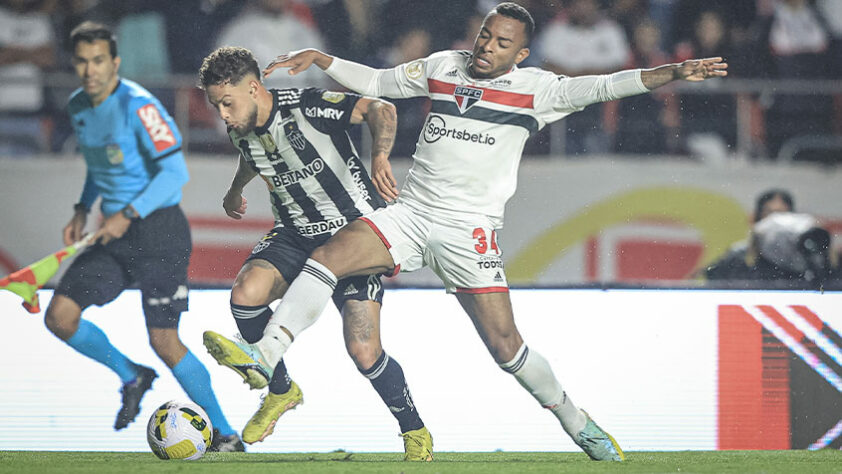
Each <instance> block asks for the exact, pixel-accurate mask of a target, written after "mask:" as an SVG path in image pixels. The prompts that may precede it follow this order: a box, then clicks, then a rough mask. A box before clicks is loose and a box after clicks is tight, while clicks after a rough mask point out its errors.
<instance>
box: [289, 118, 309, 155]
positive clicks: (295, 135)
mask: <svg viewBox="0 0 842 474" xmlns="http://www.w3.org/2000/svg"><path fill="white" fill-rule="evenodd" d="M284 132H285V133H286V136H287V140H289V143H290V145H292V146H293V147H294V148H295V149H296V150H303V149H304V147H306V146H307V141H306V140H305V139H304V134H303V133H301V130H299V129H298V126H297V125H295V123H288V124H286V125H284Z"/></svg>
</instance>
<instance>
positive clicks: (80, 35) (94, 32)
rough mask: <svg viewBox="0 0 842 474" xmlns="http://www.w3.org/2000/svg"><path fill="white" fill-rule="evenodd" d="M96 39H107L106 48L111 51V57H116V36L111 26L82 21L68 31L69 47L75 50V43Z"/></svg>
mask: <svg viewBox="0 0 842 474" xmlns="http://www.w3.org/2000/svg"><path fill="white" fill-rule="evenodd" d="M96 40H105V41H108V50H109V51H110V52H111V57H112V58H116V57H117V38H116V37H115V36H114V32H113V31H111V28H109V27H107V26H105V25H103V24H102V23H95V22H93V21H84V22H82V23H80V24H79V25H78V26H77V27H76V28H73V31H71V32H70V47H71V48H73V51H76V45H77V44H79V42H80V41H84V42H86V43H93V42H94V41H96Z"/></svg>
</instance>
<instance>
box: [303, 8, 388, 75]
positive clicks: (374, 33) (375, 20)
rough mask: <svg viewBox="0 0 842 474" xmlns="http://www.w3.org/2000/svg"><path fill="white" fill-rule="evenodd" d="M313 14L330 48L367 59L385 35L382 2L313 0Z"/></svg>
mask: <svg viewBox="0 0 842 474" xmlns="http://www.w3.org/2000/svg"><path fill="white" fill-rule="evenodd" d="M311 3H312V9H313V16H314V17H315V20H316V24H317V25H318V27H319V31H320V32H321V33H322V35H323V36H324V39H325V41H326V42H327V44H328V47H329V48H330V51H333V52H335V53H336V54H337V55H339V56H342V57H343V58H345V57H347V58H349V59H352V60H354V61H364V60H365V59H366V58H368V57H370V56H371V52H372V51H376V50H377V46H378V45H379V42H380V41H379V40H380V37H381V36H382V22H381V21H380V18H381V15H382V12H381V10H382V7H383V3H382V2H361V1H359V0H323V1H317V2H311Z"/></svg>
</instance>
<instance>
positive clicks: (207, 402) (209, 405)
mask: <svg viewBox="0 0 842 474" xmlns="http://www.w3.org/2000/svg"><path fill="white" fill-rule="evenodd" d="M172 374H173V375H175V379H176V380H178V383H179V384H181V388H183V389H184V391H185V392H187V396H188V397H190V399H191V400H193V401H194V402H196V404H197V405H199V406H200V407H202V408H204V410H205V411H206V412H207V414H208V417H210V422H211V424H212V425H213V427H214V428H216V429H218V430H219V434H221V435H222V436H228V435H232V434H234V433H236V431H234V429H233V428H231V425H229V424H228V420H226V419H225V415H223V414H222V409H221V408H219V402H217V401H216V395H214V393H213V387H211V381H210V374H209V373H208V369H206V368H205V366H204V365H202V363H201V362H199V359H197V358H196V356H194V355H193V353H192V352H190V351H187V354H184V358H183V359H181V361H180V362H179V363H178V364H175V367H173V368H172Z"/></svg>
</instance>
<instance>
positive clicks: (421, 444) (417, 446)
mask: <svg viewBox="0 0 842 474" xmlns="http://www.w3.org/2000/svg"><path fill="white" fill-rule="evenodd" d="M401 436H403V449H404V451H405V453H406V454H404V456H403V460H404V461H432V460H433V437H432V436H430V432H429V431H428V430H427V427H426V426H422V427H421V428H419V429H417V430H412V431H407V432H406V433H403V434H401Z"/></svg>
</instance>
